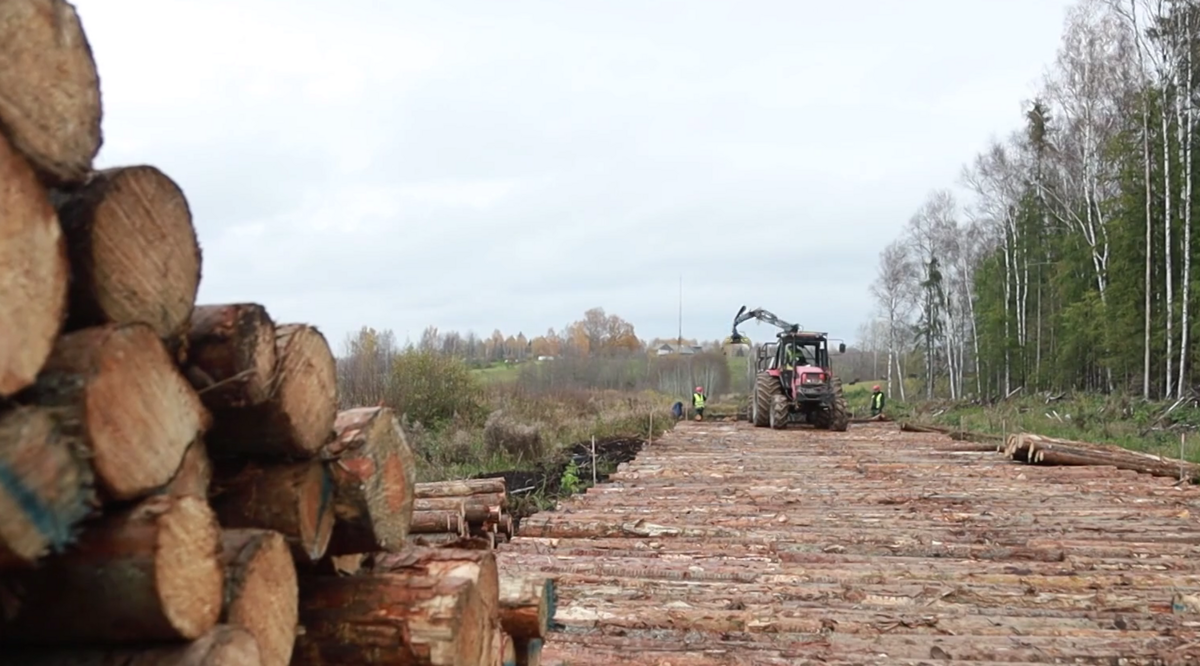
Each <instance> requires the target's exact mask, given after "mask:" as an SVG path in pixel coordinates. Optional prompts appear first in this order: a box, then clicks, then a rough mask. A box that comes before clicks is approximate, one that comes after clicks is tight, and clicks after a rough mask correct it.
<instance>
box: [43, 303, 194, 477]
mask: <svg viewBox="0 0 1200 666" xmlns="http://www.w3.org/2000/svg"><path fill="white" fill-rule="evenodd" d="M35 388H36V393H37V396H36V399H37V400H38V401H39V402H45V403H49V404H66V405H74V406H78V407H80V408H81V409H82V421H83V424H84V428H85V431H86V439H87V444H88V446H89V447H90V449H91V451H92V454H93V456H94V458H93V461H92V462H93V465H94V468H95V471H96V475H97V477H98V478H99V479H100V481H101V483H102V485H103V488H104V490H105V491H106V492H107V493H109V494H110V495H111V497H112V498H113V499H117V500H126V499H133V498H137V497H142V496H144V495H146V494H148V493H149V492H151V491H152V490H154V489H156V488H159V487H161V486H163V485H164V484H166V483H167V482H168V481H169V480H170V479H171V477H173V476H174V475H175V471H176V470H177V469H178V468H179V465H180V462H181V461H182V459H183V455H184V452H185V451H186V450H187V447H188V445H189V444H191V442H192V441H194V440H195V439H196V437H197V436H198V435H199V434H200V433H202V432H203V430H204V428H205V427H206V426H207V424H208V412H207V411H206V410H205V409H204V406H203V405H202V404H201V403H200V399H199V398H198V397H197V396H196V393H195V391H193V390H192V388H191V386H189V385H188V383H187V381H186V380H185V379H184V378H183V376H182V375H181V374H180V373H179V371H178V370H177V369H176V367H175V365H174V364H173V363H172V361H171V358H170V357H169V356H168V354H167V351H166V349H165V347H164V346H163V343H162V341H161V340H159V339H158V337H157V336H156V335H155V334H154V332H153V330H151V329H150V327H149V326H146V325H144V324H127V325H117V324H110V325H106V326H97V327H93V328H88V329H84V330H82V331H77V332H75V333H69V334H67V335H63V336H61V337H60V338H59V339H58V343H57V344H56V345H55V348H54V352H53V354H52V355H51V357H50V359H49V360H48V361H47V363H46V367H45V371H44V372H43V374H42V376H41V377H39V380H38V384H37V386H36V387H35Z"/></svg>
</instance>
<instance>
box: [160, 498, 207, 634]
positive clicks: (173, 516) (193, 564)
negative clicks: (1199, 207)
mask: <svg viewBox="0 0 1200 666" xmlns="http://www.w3.org/2000/svg"><path fill="white" fill-rule="evenodd" d="M212 519H213V514H212V512H211V511H210V510H209V508H208V506H207V505H206V504H205V503H204V502H203V501H202V500H200V499H199V498H196V497H180V498H177V501H176V502H175V503H174V505H173V507H172V510H170V511H168V512H166V513H164V514H163V516H162V517H161V518H160V519H159V521H158V543H157V547H156V552H157V553H158V557H157V558H155V562H154V573H155V576H154V578H155V583H156V588H157V590H158V593H159V596H160V597H161V598H162V604H163V611H164V613H165V615H166V619H167V621H168V622H169V623H170V625H171V626H172V627H173V628H174V629H175V630H176V631H178V633H179V635H180V636H181V637H184V638H199V637H200V636H202V635H203V634H204V632H206V631H208V630H209V629H210V628H212V626H213V624H214V623H215V622H216V621H217V618H218V616H219V615H220V597H219V596H217V595H216V594H213V592H216V591H221V590H223V589H224V585H223V583H222V572H221V568H220V567H219V566H217V561H216V559H215V558H209V557H204V558H197V557H196V554H197V553H205V554H216V553H217V552H218V533H217V530H216V524H215V523H214V522H213V520H212Z"/></svg>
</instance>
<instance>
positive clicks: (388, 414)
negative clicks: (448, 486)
mask: <svg viewBox="0 0 1200 666" xmlns="http://www.w3.org/2000/svg"><path fill="white" fill-rule="evenodd" d="M334 431H335V432H336V433H337V436H336V437H335V439H334V440H333V441H332V442H331V443H329V444H328V445H326V446H325V447H324V448H323V449H322V457H323V458H331V459H332V460H331V461H330V463H329V470H330V475H331V477H332V478H333V481H334V511H335V513H336V515H337V524H336V526H335V527H334V533H333V538H332V540H331V542H330V552H331V553H334V554H349V553H366V552H374V551H380V550H383V551H397V550H400V549H401V548H403V547H404V544H405V537H407V536H408V530H409V525H410V523H411V521H412V513H413V489H414V486H415V485H416V471H415V470H416V462H415V459H414V457H413V453H412V449H411V448H410V447H409V445H408V440H407V439H406V438H405V436H404V431H403V430H402V429H401V428H400V423H399V421H398V420H397V419H396V416H395V414H394V413H393V412H392V410H390V409H388V408H386V407H365V408H358V409H350V410H345V411H343V412H340V413H339V414H338V416H337V420H336V421H335V423H334Z"/></svg>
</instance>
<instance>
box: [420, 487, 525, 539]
mask: <svg viewBox="0 0 1200 666" xmlns="http://www.w3.org/2000/svg"><path fill="white" fill-rule="evenodd" d="M414 495H415V497H416V501H415V503H414V506H413V524H412V530H411V532H412V536H411V538H410V540H411V541H412V542H413V543H416V544H422V545H438V544H450V543H456V542H459V541H461V540H462V539H464V538H473V539H479V540H482V541H483V545H484V547H487V548H494V547H495V546H496V544H498V543H504V542H506V541H508V540H509V539H510V538H512V536H513V519H512V515H511V514H509V513H508V491H507V488H506V487H505V482H504V479H503V478H493V479H469V480H463V481H438V482H431V483H418V484H417V485H416V489H415V491H414Z"/></svg>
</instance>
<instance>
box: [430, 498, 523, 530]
mask: <svg viewBox="0 0 1200 666" xmlns="http://www.w3.org/2000/svg"><path fill="white" fill-rule="evenodd" d="M460 504H461V505H462V507H463V518H465V519H466V521H467V522H468V523H471V524H478V525H482V524H483V523H487V522H499V521H500V520H501V518H502V516H503V515H504V513H503V512H504V506H505V505H506V504H507V501H506V499H505V496H504V495H501V494H496V493H479V494H477V495H466V496H464V497H428V498H422V499H418V500H416V502H415V503H414V504H413V509H414V510H415V511H455V510H457V508H458V506H459V505H460Z"/></svg>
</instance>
